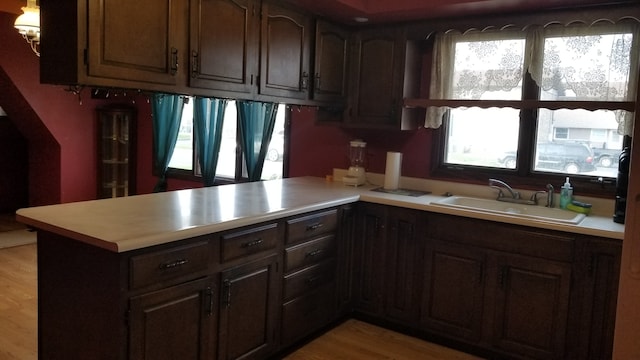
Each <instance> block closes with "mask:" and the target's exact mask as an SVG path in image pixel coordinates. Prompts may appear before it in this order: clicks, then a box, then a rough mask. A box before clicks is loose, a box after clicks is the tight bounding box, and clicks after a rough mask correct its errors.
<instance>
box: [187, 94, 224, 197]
mask: <svg viewBox="0 0 640 360" xmlns="http://www.w3.org/2000/svg"><path fill="white" fill-rule="evenodd" d="M226 108H227V100H224V99H215V98H203V97H196V100H195V103H194V104H193V122H194V130H195V137H196V150H197V151H198V159H199V161H200V171H201V172H202V181H203V182H204V186H211V185H213V183H214V181H215V178H216V167H217V165H218V154H219V152H220V144H221V142H222V123H223V120H224V111H225V109H226Z"/></svg>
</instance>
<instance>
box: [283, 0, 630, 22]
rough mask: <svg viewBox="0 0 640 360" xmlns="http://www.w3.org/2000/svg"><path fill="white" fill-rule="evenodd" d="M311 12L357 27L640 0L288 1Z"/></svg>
mask: <svg viewBox="0 0 640 360" xmlns="http://www.w3.org/2000/svg"><path fill="white" fill-rule="evenodd" d="M287 1H289V2H291V3H293V4H296V5H297V6H300V7H303V8H305V9H307V10H309V11H310V12H312V13H315V14H318V15H321V16H324V17H327V18H329V19H332V20H335V21H338V22H341V23H345V24H356V23H357V22H356V21H355V20H354V19H355V18H356V17H361V18H366V19H368V22H367V23H368V24H380V23H390V22H398V21H412V20H424V19H434V18H445V17H466V16H478V15H483V14H507V13H523V12H530V11H540V10H550V9H560V8H566V7H575V6H593V5H605V4H613V3H628V4H631V3H635V2H636V1H638V0H287Z"/></svg>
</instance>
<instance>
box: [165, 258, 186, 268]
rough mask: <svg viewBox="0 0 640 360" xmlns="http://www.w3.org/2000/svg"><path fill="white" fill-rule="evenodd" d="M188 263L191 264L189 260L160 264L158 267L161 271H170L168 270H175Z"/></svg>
mask: <svg viewBox="0 0 640 360" xmlns="http://www.w3.org/2000/svg"><path fill="white" fill-rule="evenodd" d="M188 262H189V260H187V259H178V260H176V261H172V262H167V263H163V264H160V265H159V266H158V268H159V269H160V270H168V269H173V268H175V267H178V266H182V265H185V264H186V263H188Z"/></svg>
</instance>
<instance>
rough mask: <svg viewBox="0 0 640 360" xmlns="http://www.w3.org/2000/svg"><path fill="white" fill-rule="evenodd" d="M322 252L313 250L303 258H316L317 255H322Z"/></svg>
mask: <svg viewBox="0 0 640 360" xmlns="http://www.w3.org/2000/svg"><path fill="white" fill-rule="evenodd" d="M323 252H324V249H317V250H313V251H310V252H308V253H307V254H306V256H305V257H314V256H318V255H320V254H322V253H323Z"/></svg>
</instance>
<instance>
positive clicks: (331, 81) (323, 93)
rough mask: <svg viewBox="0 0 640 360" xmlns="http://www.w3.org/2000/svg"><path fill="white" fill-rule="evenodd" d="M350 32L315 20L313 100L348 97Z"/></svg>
mask: <svg viewBox="0 0 640 360" xmlns="http://www.w3.org/2000/svg"><path fill="white" fill-rule="evenodd" d="M349 36H350V35H349V32H347V31H346V30H345V29H343V28H341V27H339V26H337V25H334V24H332V23H329V22H326V21H322V20H318V21H317V23H316V42H315V61H314V66H315V71H314V78H313V99H314V100H318V101H326V102H332V103H344V102H345V101H346V96H347V59H348V51H349Z"/></svg>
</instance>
